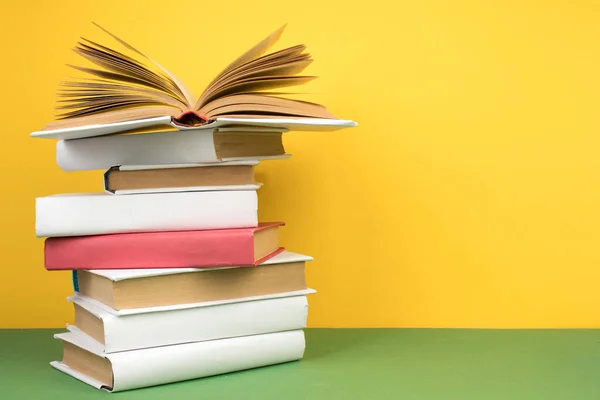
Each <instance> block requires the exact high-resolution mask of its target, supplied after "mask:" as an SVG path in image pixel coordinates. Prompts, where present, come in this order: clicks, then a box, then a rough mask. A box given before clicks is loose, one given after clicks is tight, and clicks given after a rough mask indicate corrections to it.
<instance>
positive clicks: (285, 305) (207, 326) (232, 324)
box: [67, 289, 315, 353]
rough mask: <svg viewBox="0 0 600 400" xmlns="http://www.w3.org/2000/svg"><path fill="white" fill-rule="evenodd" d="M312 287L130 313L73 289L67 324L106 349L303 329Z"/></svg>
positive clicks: (126, 349) (113, 350)
mask: <svg viewBox="0 0 600 400" xmlns="http://www.w3.org/2000/svg"><path fill="white" fill-rule="evenodd" d="M314 292H315V291H314V290H311V289H307V290H304V291H299V292H291V293H282V294H280V295H279V297H269V296H263V297H262V298H257V299H249V298H245V299H243V298H242V299H233V300H230V301H225V302H206V303H199V304H196V305H195V306H193V307H187V306H185V307H184V306H181V305H180V306H171V307H165V308H161V309H158V310H157V309H153V308H148V309H132V310H128V312H120V311H118V310H115V309H112V308H109V307H106V306H104V305H102V304H100V303H98V302H96V301H94V300H93V299H89V298H86V297H85V296H81V295H79V294H76V295H75V296H72V297H69V300H70V301H71V302H73V305H74V309H75V322H74V325H67V329H68V330H70V331H73V332H77V333H81V334H85V335H87V336H89V337H90V338H91V339H94V340H95V341H97V342H98V344H99V346H100V347H99V348H102V351H103V352H104V353H114V352H119V351H129V350H138V349H144V348H148V347H157V346H166V345H172V344H181V343H189V342H201V341H205V340H216V339H226V338H230V337H238V336H248V335H259V334H263V333H270V332H282V331H290V330H296V329H304V328H305V327H306V319H307V316H308V299H307V297H306V296H307V295H308V294H311V293H314Z"/></svg>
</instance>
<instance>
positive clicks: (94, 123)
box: [32, 32, 356, 392]
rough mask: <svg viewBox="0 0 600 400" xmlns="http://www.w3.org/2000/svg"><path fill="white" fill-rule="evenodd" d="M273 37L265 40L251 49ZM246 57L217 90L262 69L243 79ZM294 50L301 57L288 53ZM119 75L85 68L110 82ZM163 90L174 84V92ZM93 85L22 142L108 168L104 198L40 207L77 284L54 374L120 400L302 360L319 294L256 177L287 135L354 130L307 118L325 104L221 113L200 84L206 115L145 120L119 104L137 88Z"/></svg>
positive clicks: (54, 267) (45, 232)
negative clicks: (286, 243)
mask: <svg viewBox="0 0 600 400" xmlns="http://www.w3.org/2000/svg"><path fill="white" fill-rule="evenodd" d="M276 33H277V32H276ZM278 34H280V32H279V33H277V34H275V36H273V35H271V36H269V37H268V38H267V39H265V40H266V42H265V41H263V42H261V43H259V44H258V45H257V46H258V48H259V50H261V51H264V50H265V48H266V47H265V46H266V44H269V45H270V44H272V42H273V38H276V37H278ZM90 43H92V42H90ZM265 43H266V44H265ZM86 46H87V47H86ZM257 46H255V48H253V49H256V48H257ZM261 46H262V47H261ZM82 49H83V50H81V51H82V54H85V55H88V56H90V59H91V60H92V61H96V62H97V63H99V64H101V65H104V66H106V65H107V62H108V61H107V60H111V59H115V58H119V66H120V68H121V70H120V71H119V73H121V74H125V72H127V71H126V69H127V68H129V69H131V70H134V69H136V68H137V69H140V67H139V65H138V64H136V63H135V62H134V61H132V60H133V59H130V58H126V57H125V56H123V55H122V54H120V53H117V52H115V51H112V50H110V49H109V48H108V47H102V48H100V47H98V48H95V47H93V46H91V45H85V46H83V45H82ZM292 49H293V48H292ZM100 50H101V51H102V52H101V53H100ZM94 51H96V53H94ZM249 53H250V55H244V56H242V57H241V58H240V59H241V60H242V61H244V60H245V61H244V62H242V63H241V64H239V63H240V61H239V60H240V59H238V61H237V62H238V64H236V63H234V64H232V65H231V66H229V67H228V68H229V69H226V70H225V71H224V73H223V74H222V76H221V78H220V80H219V79H217V80H216V82H217V83H218V82H221V83H222V81H223V79H225V78H223V76H229V77H231V76H233V75H235V74H234V73H233V72H232V71H237V73H238V75H239V74H241V75H242V76H243V77H245V78H244V79H245V82H246V83H248V79H249V77H250V76H255V74H256V73H258V72H256V66H255V67H254V69H251V70H249V71H246V72H244V70H243V69H242V70H240V67H239V65H247V64H248V63H249V64H252V62H254V60H261V58H260V57H259V58H256V57H257V52H256V51H250V52H249ZM275 54H278V53H275ZM292 54H293V55H295V57H296V58H298V54H299V53H298V49H296V50H294V51H293V52H292ZM280 56H281V54H279V57H274V56H269V55H267V56H265V57H271V59H274V58H275V59H281V57H280ZM100 61H102V62H103V63H104V64H102V63H100ZM267 61H268V60H267ZM280 61H281V60H280ZM296 61H297V60H296ZM296 61H293V62H296ZM262 62H263V63H264V62H266V61H265V60H264V59H263V60H262ZM267 64H268V65H270V67H269V68H271V69H270V72H269V74H268V75H267V76H268V77H270V79H275V78H274V77H276V76H277V71H276V66H275V67H274V66H273V64H272V63H271V64H269V63H267ZM261 65H263V64H261ZM263 67H264V65H263ZM272 68H275V70H273V69H272ZM108 69H111V68H108ZM284 69H285V68H284ZM117 70H118V68H116V67H114V66H113V68H112V71H113V72H112V73H111V74H112V75H109V74H104V75H102V74H100V73H98V72H95V74H96V75H100V76H102V77H103V78H104V79H106V78H107V77H110V78H111V79H114V80H118V76H116V75H118V74H117V73H116V72H115V71H117ZM252 71H254V72H252ZM286 71H287V72H285V73H286V74H289V73H290V72H291V70H290V69H289V68H288V69H287V70H286ZM87 72H90V71H87ZM129 73H132V72H131V71H129ZM136 73H139V71H138V72H136ZM259 75H260V74H259ZM152 76H153V75H150V74H149V73H144V74H143V77H144V78H147V79H149V78H148V77H152ZM156 76H159V75H156ZM163 78H164V76H163ZM238 78H239V76H238ZM139 79H140V80H141V79H142V78H141V77H140V78H139ZM129 81H131V79H129ZM153 82H154V85H155V86H160V85H159V84H158V83H156V81H155V80H154V81H153ZM169 82H170V84H172V85H171V86H168V87H170V88H179V87H180V86H177V85H175V82H176V81H175V80H173V79H171V80H169ZM87 84H88V85H87V86H86V85H84V84H83V83H81V84H80V85H81V86H82V87H81V88H79V89H77V90H75V92H77V93H78V94H77V96H79V99H78V100H77V101H79V102H80V103H79V104H78V107H79V109H80V110H79V114H77V113H75V114H73V115H68V116H66V117H65V119H63V120H60V121H57V122H55V123H52V124H49V125H48V126H47V127H46V128H45V129H43V130H41V131H39V132H34V133H33V134H32V136H33V137H36V138H45V139H56V140H57V146H56V160H57V163H58V165H59V166H60V167H61V168H62V169H64V170H65V171H89V170H103V171H104V175H103V178H102V182H99V183H101V184H102V185H101V186H100V187H99V188H101V190H100V191H98V192H94V193H76V194H55V195H49V196H44V197H39V198H37V199H36V235H37V237H39V238H44V239H45V242H44V263H45V268H46V269H47V270H49V271H64V270H69V271H72V279H73V288H74V294H73V295H72V296H70V297H68V301H69V302H70V303H71V304H72V306H73V307H74V315H75V318H74V322H73V323H72V324H67V332H64V333H60V334H57V335H55V337H56V338H57V339H59V340H61V342H62V344H63V357H62V360H61V361H53V362H51V365H52V366H53V367H54V368H56V369H57V370H60V371H62V372H64V373H66V374H68V375H71V376H73V377H75V378H77V379H79V380H81V381H83V382H85V383H87V384H89V385H91V386H93V387H96V388H98V389H103V390H107V391H111V392H116V391H123V390H130V389H136V388H141V387H147V386H153V385H160V384H165V383H172V382H179V381H183V380H189V379H196V378H201V377H206V376H211V375H217V374H223V373H228V372H233V371H240V370H245V369H249V368H255V367H262V366H267V365H274V364H281V363H285V362H291V361H296V360H299V359H301V358H302V357H303V355H304V350H305V339H304V331H303V329H304V328H305V327H306V321H307V316H308V299H307V296H308V295H309V294H311V293H314V292H315V291H314V290H313V289H311V288H309V287H307V284H306V279H305V268H306V263H307V262H308V261H311V260H312V258H311V257H310V256H306V255H303V254H298V253H294V252H291V251H288V250H286V249H284V248H283V247H282V245H281V242H280V230H281V229H282V227H284V225H285V224H284V222H277V221H276V222H267V221H259V219H258V190H259V189H260V186H261V184H260V183H259V182H256V181H255V176H254V172H255V168H256V166H257V165H258V163H259V162H262V161H263V160H274V159H284V158H287V157H289V155H288V154H286V152H285V149H284V146H283V140H282V137H283V134H284V133H285V132H288V131H290V130H293V129H300V130H335V129H340V128H344V127H348V126H355V125H356V124H355V123H354V122H352V121H345V120H340V119H337V118H328V117H327V116H326V115H320V116H318V115H312V116H309V117H307V116H306V115H304V114H306V113H309V111H310V110H311V109H313V108H314V109H316V108H315V107H320V106H316V105H310V106H306V107H304V103H303V102H299V103H298V104H299V106H298V107H297V109H296V110H297V111H298V110H299V111H298V112H299V113H300V114H302V115H295V114H293V113H291V111H290V110H291V108H289V107H291V106H290V104H291V103H286V106H285V107H288V109H287V111H286V112H287V113H288V114H289V113H291V115H287V114H286V113H283V112H282V109H283V108H284V106H283V105H276V104H275V103H273V104H270V105H269V107H265V108H264V109H263V111H262V112H263V114H260V112H259V110H257V109H252V110H249V111H246V112H247V113H248V115H245V116H244V115H240V114H235V115H229V116H228V115H222V114H218V113H217V112H216V111H215V112H213V111H214V110H217V109H219V108H228V107H229V111H228V112H233V111H232V107H233V105H231V104H229V105H227V104H225V103H223V102H222V103H221V105H220V106H219V107H217V106H216V105H214V104H213V105H212V106H207V105H206V104H209V105H210V104H211V102H210V101H213V102H214V101H218V100H219V99H222V98H224V97H225V98H228V99H229V100H231V97H235V95H232V92H231V90H230V91H228V92H227V95H222V96H224V97H219V96H216V95H215V94H214V93H212V92H210V90H208V92H210V93H212V94H211V95H210V96H209V95H207V97H206V98H205V99H204V100H205V103H202V104H204V106H203V107H204V110H203V111H202V112H199V111H198V110H201V109H202V107H200V108H196V109H194V110H182V111H184V112H183V113H182V114H177V115H176V116H174V115H162V116H161V115H154V114H153V113H155V112H156V110H148V109H146V108H144V107H140V108H135V107H134V108H123V109H120V108H119V107H121V104H120V103H127V104H126V105H127V106H128V107H130V106H131V105H132V104H131V103H132V102H133V103H135V102H134V101H133V100H127V95H132V93H134V92H135V90H137V89H135V88H134V87H133V86H132V87H131V88H129V92H128V91H127V90H126V89H123V87H121V88H120V89H119V90H121V92H122V93H121V94H120V97H118V98H115V97H114V94H113V95H108V94H107V93H105V92H103V91H104V90H114V89H115V87H119V85H118V84H114V83H112V84H111V85H112V86H110V85H109V84H108V83H90V82H87ZM102 85H106V86H102ZM215 85H216V84H213V85H212V86H209V89H210V88H211V87H212V88H213V89H214V87H215ZM231 85H232V84H231V83H230V84H229V87H230V86H231ZM109 86H110V89H109ZM165 86H167V85H166V84H165ZM216 86H218V85H216ZM234 86H235V85H234ZM259 86H260V85H259ZM261 87H262V86H261ZM230 89H231V87H230ZM258 89H259V87H254V89H252V91H251V92H244V91H242V94H238V95H239V96H246V100H245V101H246V102H249V100H248V98H249V99H250V100H251V99H252V98H253V96H254V97H257V98H261V97H269V96H266V95H259V94H256V93H255V91H256V90H258ZM130 92H131V93H130ZM180 92H181V93H185V90H184V89H181V90H180ZM213 92H214V90H213ZM140 93H141V92H140ZM140 93H138V95H140V96H141V94H140ZM148 93H149V92H147V89H146V92H144V94H145V95H148ZM71 94H73V93H71ZM215 96H216V97H215ZM274 98H275V97H274ZM90 99H92V100H90ZM261 101H263V103H264V102H265V101H266V100H264V99H263V100H261ZM268 101H271V100H268ZM289 101H291V100H289ZM84 103H85V104H84ZM239 104H242V103H239ZM256 104H258V103H256ZM263 106H264V104H263ZM98 107H99V108H102V109H101V110H98V109H96V108H98ZM211 107H212V108H211ZM261 107H262V106H261ZM277 107H280V108H281V109H280V112H277V110H276V109H277ZM311 107H313V108H311ZM113 108H114V109H113ZM234 108H235V107H234ZM132 110H133V111H132ZM139 110H141V111H139ZM211 110H213V111H211ZM238 112H239V110H238ZM323 112H324V111H323ZM70 113H72V111H70ZM211 113H212V114H211ZM268 113H272V114H271V115H269V114H268ZM255 114H256V115H255ZM207 115H208V116H207ZM257 115H258V117H257ZM282 115H283V117H282ZM274 162H276V161H274Z"/></svg>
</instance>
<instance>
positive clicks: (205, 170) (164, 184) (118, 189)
mask: <svg viewBox="0 0 600 400" xmlns="http://www.w3.org/2000/svg"><path fill="white" fill-rule="evenodd" d="M256 165H258V161H257V160H248V161H223V162H218V163H205V164H165V165H115V166H113V167H110V168H109V169H108V170H106V171H105V172H104V190H106V191H107V192H109V193H113V194H117V195H118V194H132V193H157V192H187V191H198V190H201V191H205V190H236V189H244V187H247V186H248V185H260V183H259V182H256V181H255V180H254V167H255V166H256Z"/></svg>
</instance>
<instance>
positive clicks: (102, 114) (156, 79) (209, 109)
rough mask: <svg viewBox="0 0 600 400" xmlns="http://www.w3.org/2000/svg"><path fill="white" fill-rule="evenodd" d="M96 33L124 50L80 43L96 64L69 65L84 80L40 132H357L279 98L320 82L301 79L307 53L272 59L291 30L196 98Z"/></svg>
mask: <svg viewBox="0 0 600 400" xmlns="http://www.w3.org/2000/svg"><path fill="white" fill-rule="evenodd" d="M96 26H98V25H97V24H96ZM98 27H99V28H100V29H101V30H102V31H103V32H104V33H106V34H107V35H109V36H110V38H112V39H113V40H114V41H116V42H117V43H116V44H118V45H120V47H122V48H123V49H122V50H120V51H118V50H116V49H113V48H111V47H109V46H108V45H107V44H100V43H97V42H94V41H92V40H88V39H85V38H82V39H81V41H80V42H78V44H77V46H76V47H75V49H74V51H75V52H76V53H77V54H78V55H80V56H82V57H83V58H85V59H86V60H87V61H89V62H91V64H93V65H92V66H91V67H83V66H74V65H71V67H73V68H75V69H76V70H78V71H80V72H82V73H84V75H85V78H79V79H75V80H70V81H65V82H61V85H60V91H59V93H58V105H57V107H56V108H57V111H58V114H57V116H56V118H57V120H56V121H54V122H51V123H49V124H47V125H46V126H45V127H44V128H43V129H42V131H41V132H44V131H49V130H50V131H54V130H64V129H72V128H78V127H86V126H92V125H105V124H118V123H125V122H132V121H151V120H153V119H157V121H160V123H163V124H164V122H165V121H168V124H171V125H175V126H179V127H183V128H196V127H203V126H206V125H210V124H211V123H213V122H215V121H217V120H239V121H242V123H243V121H252V120H257V121H263V122H264V121H269V120H273V121H285V120H289V121H293V120H298V119H300V120H306V124H311V123H313V121H317V122H316V124H317V125H321V124H319V122H318V121H331V123H330V125H332V126H340V127H345V126H355V125H356V124H355V123H353V122H352V121H344V120H340V119H338V118H337V117H336V116H334V115H333V114H331V113H330V112H329V111H328V110H327V109H326V108H325V107H324V106H322V105H320V104H316V103H311V102H308V101H302V100H296V99H290V98H286V97H283V96H285V95H290V94H294V93H288V92H283V93H280V92H274V90H275V89H281V88H284V87H290V86H298V85H302V84H304V83H306V82H309V81H311V80H313V79H315V77H314V76H304V75H300V74H301V73H302V72H303V71H304V69H305V68H306V67H307V66H308V65H310V64H311V62H312V58H311V56H310V54H308V53H306V52H305V50H306V46H304V45H296V46H292V47H289V48H285V49H282V50H279V51H275V52H271V53H267V51H268V50H269V49H270V48H271V47H272V46H273V45H274V44H275V43H276V42H277V41H278V39H279V38H280V37H281V35H282V33H283V31H284V28H285V25H284V26H282V27H280V28H279V29H277V30H276V31H275V32H273V33H271V34H270V35H269V36H267V37H266V38H265V39H263V40H261V41H260V42H259V43H258V44H256V45H255V46H253V47H252V48H250V49H249V50H248V51H246V52H245V53H244V54H242V55H241V56H240V57H238V58H237V59H236V60H235V61H233V62H232V63H230V64H229V65H228V66H227V67H226V68H224V69H223V70H222V71H221V72H220V73H219V74H218V75H217V76H216V77H215V78H214V79H213V80H212V81H211V82H210V83H209V84H208V86H207V87H206V88H205V89H204V91H203V92H202V94H201V95H200V96H199V97H198V98H195V97H194V95H193V94H192V92H191V91H190V90H189V89H188V88H187V87H186V86H185V84H184V83H183V82H182V81H181V80H179V79H178V78H177V77H175V76H174V75H173V74H172V73H170V72H169V71H167V70H166V69H165V68H164V67H162V66H161V65H160V64H158V63H157V62H156V61H154V60H153V59H152V58H150V57H148V56H147V55H146V54H144V53H143V52H141V51H139V50H138V49H136V48H134V47H133V46H131V45H130V44H128V43H127V42H125V41H124V40H122V39H121V38H119V37H117V36H116V35H114V34H112V33H110V32H108V31H107V30H105V29H104V28H101V27H100V26H98ZM265 53H267V54H265ZM230 122H231V121H230ZM267 124H268V122H267ZM33 136H36V137H44V135H33Z"/></svg>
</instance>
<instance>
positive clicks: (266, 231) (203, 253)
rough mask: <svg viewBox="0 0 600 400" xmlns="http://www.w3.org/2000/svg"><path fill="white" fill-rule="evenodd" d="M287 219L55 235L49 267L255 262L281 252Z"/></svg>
mask: <svg viewBox="0 0 600 400" xmlns="http://www.w3.org/2000/svg"><path fill="white" fill-rule="evenodd" d="M282 225H284V223H283V222H269V223H260V224H259V225H258V227H256V228H238V229H218V230H217V229H215V230H202V231H179V232H144V233H119V234H109V235H92V236H73V237H51V238H48V239H46V241H45V246H44V259H45V260H44V263H45V267H46V269H47V270H78V269H138V268H139V269H142V268H143V269H146V268H211V267H228V266H239V267H245V266H255V265H258V264H260V263H261V262H264V261H266V260H268V259H269V258H271V257H273V256H275V255H276V254H279V253H280V252H281V251H283V248H282V247H280V246H279V227H280V226H282Z"/></svg>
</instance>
